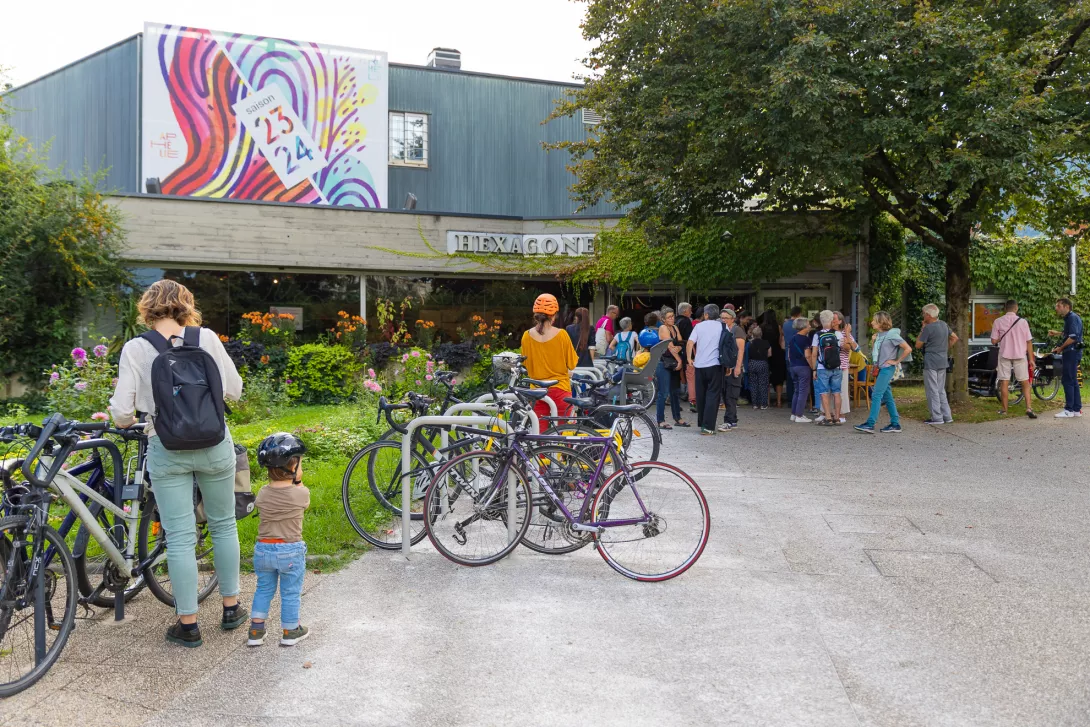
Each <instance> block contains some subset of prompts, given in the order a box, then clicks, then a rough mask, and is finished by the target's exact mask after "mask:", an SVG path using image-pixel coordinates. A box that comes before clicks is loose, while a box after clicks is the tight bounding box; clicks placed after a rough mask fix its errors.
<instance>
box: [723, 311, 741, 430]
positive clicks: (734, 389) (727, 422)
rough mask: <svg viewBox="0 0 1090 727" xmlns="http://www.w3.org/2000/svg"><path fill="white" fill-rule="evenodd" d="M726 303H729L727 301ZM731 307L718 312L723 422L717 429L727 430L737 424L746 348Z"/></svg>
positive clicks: (735, 315)
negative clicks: (720, 328)
mask: <svg viewBox="0 0 1090 727" xmlns="http://www.w3.org/2000/svg"><path fill="white" fill-rule="evenodd" d="M727 305H730V304H729V303H728V304H727ZM736 318H737V314H736V313H735V312H734V309H733V308H724V309H723V310H722V311H720V313H719V321H720V324H721V325H722V330H721V331H720V339H719V363H720V364H721V365H722V366H723V408H724V412H723V423H722V424H720V425H719V431H721V432H729V431H731V430H732V429H735V428H736V427H737V426H738V396H739V395H740V394H741V393H742V357H743V354H744V353H745V350H746V332H745V331H744V330H742V327H741V326H739V325H735V323H734V321H735V319H736Z"/></svg>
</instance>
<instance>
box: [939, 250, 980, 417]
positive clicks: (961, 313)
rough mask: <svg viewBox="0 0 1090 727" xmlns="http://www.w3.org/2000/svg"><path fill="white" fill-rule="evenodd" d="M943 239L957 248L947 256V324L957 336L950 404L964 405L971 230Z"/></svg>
mask: <svg viewBox="0 0 1090 727" xmlns="http://www.w3.org/2000/svg"><path fill="white" fill-rule="evenodd" d="M943 239H944V241H945V242H947V243H948V244H950V245H952V246H953V247H954V251H953V252H950V253H947V255H946V322H947V324H948V325H949V326H950V329H951V330H952V331H953V332H954V333H956V334H957V335H958V342H957V344H956V345H955V346H954V373H953V385H952V386H951V388H950V401H951V402H965V401H968V400H969V322H970V319H969V317H970V316H971V315H972V314H973V312H972V310H971V309H970V307H969V295H970V293H971V291H972V281H971V280H970V277H969V230H968V229H966V230H960V231H955V232H951V233H949V234H947V235H946V236H945V237H944V238H943Z"/></svg>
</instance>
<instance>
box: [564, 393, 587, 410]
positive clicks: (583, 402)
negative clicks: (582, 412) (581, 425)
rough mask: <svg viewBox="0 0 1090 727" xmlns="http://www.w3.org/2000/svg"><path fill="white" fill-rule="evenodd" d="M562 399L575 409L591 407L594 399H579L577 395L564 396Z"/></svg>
mask: <svg viewBox="0 0 1090 727" xmlns="http://www.w3.org/2000/svg"><path fill="white" fill-rule="evenodd" d="M564 401H565V402H566V403H568V404H571V405H572V406H574V407H575V408H576V409H593V408H594V399H580V398H579V397H577V396H565V397H564Z"/></svg>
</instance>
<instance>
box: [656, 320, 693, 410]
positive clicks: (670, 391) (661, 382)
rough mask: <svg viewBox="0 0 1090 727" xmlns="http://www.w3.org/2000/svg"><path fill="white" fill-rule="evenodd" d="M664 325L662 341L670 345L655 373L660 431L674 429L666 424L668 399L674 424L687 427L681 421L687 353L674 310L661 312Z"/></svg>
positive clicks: (661, 331)
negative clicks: (682, 386)
mask: <svg viewBox="0 0 1090 727" xmlns="http://www.w3.org/2000/svg"><path fill="white" fill-rule="evenodd" d="M659 319H660V320H661V321H662V325H661V326H659V330H658V336H659V340H660V341H669V342H670V345H668V346H667V347H666V351H665V352H664V353H663V354H662V358H661V359H659V366H658V369H657V370H656V371H655V384H656V388H657V389H658V397H657V398H658V401H657V407H658V411H657V414H658V425H659V429H673V427H672V426H670V425H669V424H667V423H666V399H667V397H669V399H670V413H671V414H673V415H674V424H675V425H676V426H679V427H687V426H689V425H688V423H686V422H684V421H682V419H681V396H680V392H681V372H682V371H684V370H685V352H684V350H683V349H682V343H683V341H682V338H681V330H680V329H679V328H678V327H677V326H675V325H674V309H673V308H663V309H662V310H661V311H660V312H659Z"/></svg>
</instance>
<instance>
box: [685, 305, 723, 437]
mask: <svg viewBox="0 0 1090 727" xmlns="http://www.w3.org/2000/svg"><path fill="white" fill-rule="evenodd" d="M704 314H705V315H706V316H707V320H705V321H702V322H700V323H697V324H696V325H695V326H693V332H692V335H690V336H689V340H688V342H687V343H686V344H685V352H686V354H687V356H688V359H689V360H690V361H692V362H693V368H694V369H695V371H696V377H695V378H696V420H697V423H698V424H699V425H700V433H701V434H715V416H716V414H717V413H718V412H719V397H720V395H721V394H722V391H723V367H722V366H720V365H719V337H720V335H722V333H723V324H722V323H720V322H719V306H717V305H715V304H714V303H709V304H708V305H706V306H704Z"/></svg>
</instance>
